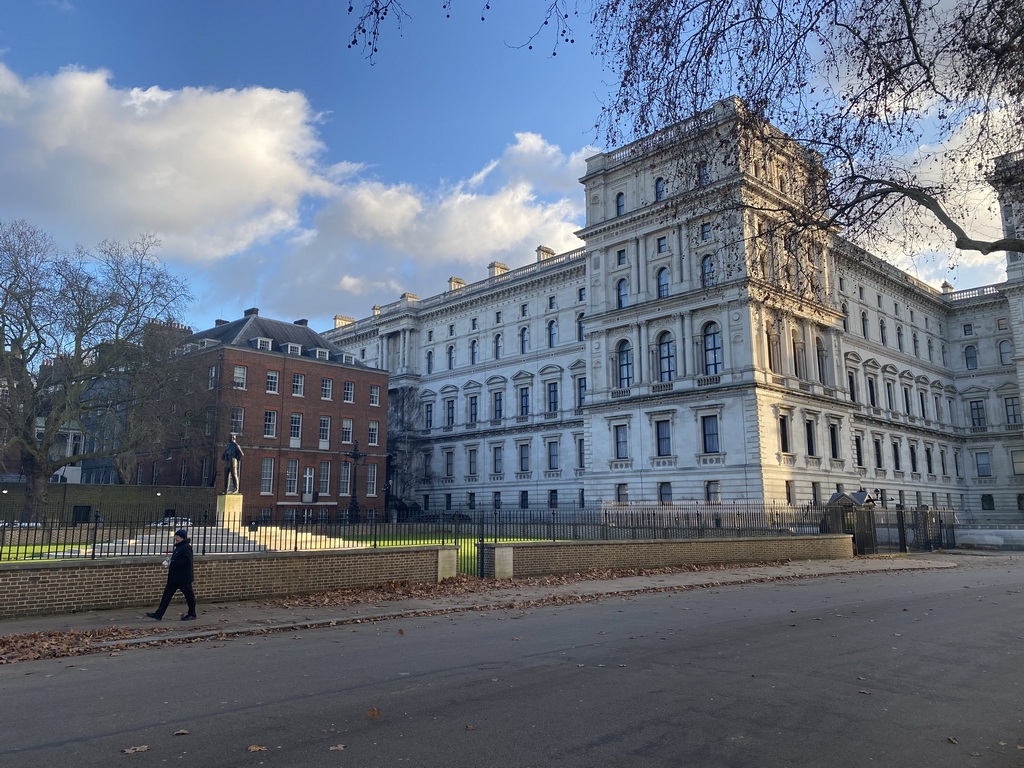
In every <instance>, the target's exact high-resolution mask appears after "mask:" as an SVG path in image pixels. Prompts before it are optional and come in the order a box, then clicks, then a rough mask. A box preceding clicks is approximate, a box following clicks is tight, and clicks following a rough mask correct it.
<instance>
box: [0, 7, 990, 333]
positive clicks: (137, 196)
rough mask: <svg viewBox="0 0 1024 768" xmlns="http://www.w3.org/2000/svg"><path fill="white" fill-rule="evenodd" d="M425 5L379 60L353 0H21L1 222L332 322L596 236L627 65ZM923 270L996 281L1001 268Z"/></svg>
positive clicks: (218, 293)
mask: <svg viewBox="0 0 1024 768" xmlns="http://www.w3.org/2000/svg"><path fill="white" fill-rule="evenodd" d="M483 4H484V3H483V2H482V0H457V2H456V3H455V4H454V5H455V7H454V9H453V12H452V18H450V19H446V18H445V13H444V11H443V10H442V9H441V8H440V5H441V3H440V0H438V2H433V3H427V2H423V0H408V1H407V2H406V3H405V5H406V7H407V9H410V10H412V11H413V13H414V17H413V18H411V19H408V20H406V21H405V23H404V26H403V30H402V31H401V33H399V31H398V30H397V29H396V28H395V27H393V26H392V27H390V28H389V29H388V30H387V34H386V37H385V39H384V41H383V44H382V46H381V51H380V53H379V55H378V57H377V60H376V63H375V64H374V65H372V66H371V65H370V64H369V63H368V62H367V61H366V59H365V58H364V56H363V55H362V54H361V53H360V52H359V51H358V50H350V49H348V47H347V43H348V40H349V36H350V32H351V28H352V19H351V17H349V16H347V14H346V13H345V11H346V9H347V7H348V3H347V2H345V0H296V1H295V2H292V3H281V2H280V1H279V0H277V1H276V2H275V1H273V0H247V2H244V3H243V2H239V1H236V0H215V1H214V2H210V0H203V1H198V0H175V2H162V3H161V2H137V1H136V2H133V1H131V0H49V1H47V0H22V1H20V2H17V3H13V4H8V6H11V5H13V6H14V7H13V8H12V7H6V8H5V11H4V14H3V15H2V16H0V217H2V218H4V219H8V218H26V219H28V220H29V221H30V222H31V223H33V224H35V225H36V226H39V227H41V228H43V229H46V230H48V231H50V232H52V233H53V234H54V235H55V236H56V237H57V239H58V241H59V242H60V243H61V244H62V245H65V246H68V247H70V246H72V245H73V244H74V243H76V242H80V243H82V244H84V245H93V244H95V243H97V242H99V241H100V240H102V239H105V238H110V239H122V240H124V239H130V238H131V237H133V236H135V235H137V234H139V233H141V232H152V233H155V234H157V235H158V236H159V237H160V238H161V240H162V241H163V248H162V249H161V253H160V255H161V258H163V259H164V260H165V261H166V262H167V263H168V264H169V265H171V266H172V268H174V269H175V270H178V271H180V272H181V273H182V274H184V275H186V276H187V277H188V278H189V280H190V283H191V285H192V289H193V292H194V293H195V295H196V299H197V300H196V302H195V304H194V305H193V308H192V311H191V313H190V315H189V316H187V317H185V318H182V319H183V320H184V321H185V322H188V323H190V324H191V325H193V326H195V327H197V328H202V327H207V326H209V325H212V323H213V320H214V319H215V318H217V317H224V318H227V319H230V318H235V317H238V316H240V314H241V311H242V310H243V309H245V308H246V307H249V306H259V307H260V308H261V311H262V312H263V314H266V315H269V316H272V317H276V318H279V319H284V320H289V319H297V318H300V317H305V318H308V319H309V320H310V323H311V325H312V326H313V327H315V328H317V329H318V330H324V329H326V328H328V327H330V326H331V325H332V324H333V316H334V315H335V314H343V315H349V316H353V317H363V316H365V315H367V314H369V312H370V309H371V307H372V305H373V304H375V303H387V302H391V301H394V300H396V299H397V298H398V296H399V295H400V294H401V293H402V292H404V291H411V292H413V293H417V294H419V295H421V296H430V295H433V294H435V293H438V292H440V291H442V290H444V288H445V286H446V283H447V279H448V277H449V276H452V275H455V276H459V277H462V278H464V279H466V280H467V281H468V282H474V281H476V280H480V279H483V278H484V277H485V276H486V274H487V264H488V263H489V262H491V261H494V260H498V261H503V262H505V263H507V264H509V265H510V266H519V265H522V264H525V263H527V262H529V261H531V260H532V259H533V258H534V249H535V248H536V247H537V246H538V245H540V244H544V245H549V246H551V247H553V248H555V249H556V250H558V251H562V250H566V249H569V248H575V247H578V246H579V245H581V244H582V243H580V242H579V241H578V240H576V239H575V236H574V235H573V234H572V233H573V231H574V230H575V229H577V228H579V227H580V226H582V224H583V215H582V208H583V206H582V204H583V196H582V188H581V187H580V185H579V184H578V181H577V179H578V178H579V176H580V175H582V173H583V170H584V162H583V161H584V158H585V157H586V156H587V155H589V154H591V153H593V151H595V146H594V143H595V141H596V136H595V133H594V129H593V125H594V122H595V119H596V117H597V115H598V113H599V110H600V105H601V101H602V99H603V97H604V96H605V94H606V93H607V86H606V84H605V82H606V79H607V75H606V74H605V73H603V72H602V70H601V68H600V63H599V61H597V60H596V59H595V58H594V57H593V56H592V55H591V53H590V42H589V35H588V34H587V27H586V23H585V20H579V19H578V20H573V22H572V23H573V25H574V27H575V29H576V32H577V39H578V42H577V43H576V44H575V45H561V46H559V47H558V49H557V55H556V56H551V55H550V51H551V46H552V44H553V43H554V40H555V37H554V36H553V35H550V34H549V35H548V36H546V37H544V36H542V37H541V38H540V39H539V40H538V41H537V43H536V44H535V46H534V50H532V51H529V50H524V49H519V48H516V47H514V46H516V45H519V44H521V43H523V42H524V41H525V40H526V39H527V37H528V36H529V35H530V33H531V32H533V31H534V30H535V29H536V28H537V25H538V24H539V23H540V21H541V20H542V8H543V6H544V5H546V3H544V2H542V1H541V0H496V1H495V2H493V3H492V5H493V6H494V7H493V9H492V10H491V11H489V12H488V18H487V21H485V22H481V21H480V18H479V12H480V8H481V7H482V6H483ZM939 262H941V259H940V260H938V261H933V262H932V263H930V265H926V266H925V267H924V268H923V270H922V269H921V268H919V269H918V270H917V271H916V272H915V274H916V275H917V276H918V277H921V278H922V279H926V280H928V281H929V282H931V283H933V284H936V285H937V284H938V282H941V280H942V279H951V280H952V281H953V282H955V283H957V287H958V288H960V287H970V286H972V285H977V284H984V283H988V282H994V281H996V280H999V279H1001V270H999V269H998V268H995V267H994V266H993V264H992V263H987V264H981V265H980V266H977V267H969V268H965V267H962V268H961V270H960V272H959V273H952V274H948V273H946V272H945V269H944V265H943V264H941V263H939Z"/></svg>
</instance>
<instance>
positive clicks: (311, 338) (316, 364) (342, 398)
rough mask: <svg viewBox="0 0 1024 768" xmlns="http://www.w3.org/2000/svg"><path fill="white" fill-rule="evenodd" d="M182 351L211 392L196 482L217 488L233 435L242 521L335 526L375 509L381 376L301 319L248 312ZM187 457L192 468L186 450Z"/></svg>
mask: <svg viewBox="0 0 1024 768" xmlns="http://www.w3.org/2000/svg"><path fill="white" fill-rule="evenodd" d="M183 349H184V353H185V355H186V356H189V357H191V358H192V359H193V360H197V361H201V362H202V367H201V369H200V371H201V372H202V371H203V370H205V374H204V378H205V380H206V388H207V393H208V394H212V399H211V401H210V404H209V405H208V406H206V430H205V431H206V434H207V437H208V438H209V443H208V445H207V446H205V448H204V449H203V450H201V451H200V453H201V454H202V455H201V458H200V461H201V469H200V473H201V475H202V478H203V484H208V483H212V484H214V485H216V486H217V487H219V488H220V489H221V490H223V488H224V475H223V471H224V462H223V461H222V460H221V455H222V454H223V452H224V449H225V447H226V445H227V444H228V441H229V439H230V435H231V434H232V433H234V434H235V435H236V440H237V442H238V444H239V446H240V447H241V448H242V450H243V451H244V453H245V455H244V458H243V459H242V461H241V467H240V472H239V475H240V477H239V486H240V491H241V493H242V494H243V497H244V507H243V519H245V520H255V521H259V522H263V523H270V522H273V523H291V522H300V523H318V522H319V523H334V522H337V521H340V520H347V519H349V518H350V517H355V516H356V515H358V516H359V517H366V516H367V514H368V513H369V512H371V511H372V512H375V513H376V514H381V513H383V511H384V508H385V498H384V496H385V477H386V472H387V459H386V454H387V408H388V403H387V394H388V376H387V373H386V372H385V371H380V370H377V369H372V368H368V367H367V366H365V365H363V364H361V363H359V362H358V361H357V360H355V359H354V358H353V357H352V355H349V354H346V353H343V352H342V351H341V350H340V349H339V348H338V347H336V346H335V345H334V344H332V343H331V342H329V341H327V340H326V339H324V338H323V337H322V336H321V335H320V334H318V333H316V332H315V331H313V330H311V329H310V328H309V327H308V326H307V323H306V321H305V320H297V321H295V322H294V323H288V322H282V321H279V320H271V319H269V318H265V317H260V315H259V310H258V309H256V308H253V309H248V310H246V311H245V313H244V316H243V317H242V318H241V319H240V320H234V321H231V322H228V321H224V320H218V321H217V324H216V325H215V326H214V327H213V328H210V329H208V330H205V331H200V332H198V333H195V334H193V335H192V336H190V337H188V338H187V339H185V340H184V342H183ZM207 359H208V362H207ZM178 450H183V449H178ZM170 453H173V451H171V452H169V456H168V458H170ZM192 456H193V458H192V459H190V460H189V462H188V463H190V464H194V463H195V451H194V450H193V451H192ZM180 463H182V464H184V462H180ZM353 498H355V499H356V504H353V503H352V502H353Z"/></svg>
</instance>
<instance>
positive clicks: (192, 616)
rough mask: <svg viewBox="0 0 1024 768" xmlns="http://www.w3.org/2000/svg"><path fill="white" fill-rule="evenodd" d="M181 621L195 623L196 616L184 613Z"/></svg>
mask: <svg viewBox="0 0 1024 768" xmlns="http://www.w3.org/2000/svg"><path fill="white" fill-rule="evenodd" d="M181 620H182V621H195V620H196V615H195V614H194V613H186V614H185V615H184V616H182V617H181Z"/></svg>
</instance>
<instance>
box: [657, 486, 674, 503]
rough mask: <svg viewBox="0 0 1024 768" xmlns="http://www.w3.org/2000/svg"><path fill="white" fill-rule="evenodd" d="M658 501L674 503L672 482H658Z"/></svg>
mask: <svg viewBox="0 0 1024 768" xmlns="http://www.w3.org/2000/svg"><path fill="white" fill-rule="evenodd" d="M658 501H659V502H661V503H662V504H671V503H672V483H658Z"/></svg>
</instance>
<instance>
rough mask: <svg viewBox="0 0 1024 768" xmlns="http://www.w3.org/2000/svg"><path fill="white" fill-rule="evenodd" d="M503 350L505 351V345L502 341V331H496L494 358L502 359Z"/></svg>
mask: <svg viewBox="0 0 1024 768" xmlns="http://www.w3.org/2000/svg"><path fill="white" fill-rule="evenodd" d="M502 351H503V346H502V343H501V334H500V333H496V334H494V359H495V360H501V353H502Z"/></svg>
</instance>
